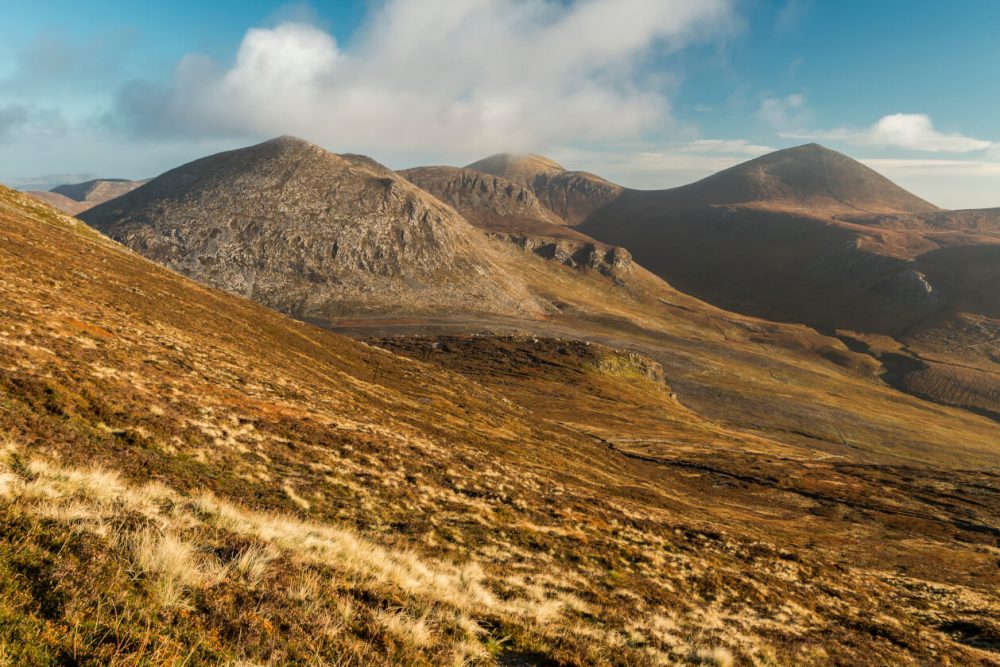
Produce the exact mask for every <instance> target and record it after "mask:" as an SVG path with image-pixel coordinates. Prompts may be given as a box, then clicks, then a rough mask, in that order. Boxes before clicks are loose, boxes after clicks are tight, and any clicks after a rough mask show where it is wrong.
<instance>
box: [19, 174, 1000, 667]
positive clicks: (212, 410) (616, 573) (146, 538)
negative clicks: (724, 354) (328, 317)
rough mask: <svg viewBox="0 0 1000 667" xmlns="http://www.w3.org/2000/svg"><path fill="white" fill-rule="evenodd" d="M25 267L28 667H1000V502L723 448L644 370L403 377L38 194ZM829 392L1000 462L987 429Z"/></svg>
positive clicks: (23, 533)
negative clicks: (61, 210) (120, 240)
mask: <svg viewBox="0 0 1000 667" xmlns="http://www.w3.org/2000/svg"><path fill="white" fill-rule="evenodd" d="M532 264H534V263H532ZM0 265H2V267H3V273H2V277H0V291H2V297H3V298H2V299H0V309H2V319H0V322H2V327H3V329H2V332H0V391H2V393H0V398H2V401H0V428H2V429H3V433H4V438H5V445H4V452H3V455H2V461H3V467H2V469H0V521H2V522H3V526H4V531H2V533H0V587H2V590H3V595H0V618H2V619H3V623H2V624H0V650H2V651H3V655H4V657H5V659H8V660H10V661H13V662H15V663H17V662H20V663H24V664H47V663H60V662H62V663H67V662H69V663H72V662H78V663H85V664H86V663H90V664H133V663H135V662H147V663H171V662H174V663H184V664H220V663H221V664H226V663H242V664H248V663H249V664H329V663H333V664H366V665H370V664H385V663H390V662H395V663H407V664H431V665H439V664H449V663H455V664H461V663H462V662H463V661H464V662H466V663H468V662H472V663H482V664H493V663H500V664H567V665H571V664H622V665H643V664H648V665H654V664H692V663H694V664H699V663H700V664H713V663H714V664H729V663H730V662H732V661H736V662H737V663H738V664H757V665H770V664H831V663H833V664H852V665H865V664H871V665H883V664H906V663H912V664H927V663H947V662H951V663H953V664H991V661H994V662H995V658H996V655H997V654H996V652H995V651H996V642H997V637H998V634H1000V609H998V605H997V598H996V586H997V584H998V583H1000V570H998V568H997V567H996V562H997V559H998V557H1000V550H998V549H997V547H996V539H997V536H998V535H1000V516H998V512H997V503H996V499H997V497H998V495H1000V478H998V475H997V474H996V473H993V472H988V471H986V470H982V469H981V470H971V469H970V470H963V469H949V470H943V469H939V468H936V467H931V466H926V465H883V466H878V467H873V466H869V465H861V464H859V463H857V462H855V461H853V460H852V459H851V458H850V457H849V456H846V455H843V456H830V455H829V454H827V453H823V452H822V451H820V450H818V449H810V448H809V447H806V446H802V445H799V444H796V442H795V441H794V439H792V442H790V443H784V442H782V441H780V440H775V439H773V438H771V437H766V436H762V435H760V434H758V433H755V432H753V430H754V429H743V430H740V429H736V428H733V427H730V426H724V425H721V424H719V423H717V422H714V421H710V420H706V419H705V418H703V417H701V416H699V415H698V414H697V413H695V412H692V411H691V410H689V409H687V408H685V407H683V406H682V405H681V404H680V403H678V402H677V401H676V399H675V398H674V397H673V396H672V394H671V391H670V387H669V386H668V385H666V384H663V377H664V371H663V370H662V368H661V367H660V366H659V365H657V363H656V362H654V361H652V360H650V359H648V358H647V357H645V356H643V355H641V354H637V353H634V352H620V351H616V350H614V349H611V348H607V347H601V346H597V345H593V344H586V343H581V342H574V341H568V340H546V339H538V338H534V337H486V338H483V337H454V338H451V339H443V340H442V339H433V340H432V339H419V338H418V339H402V340H400V339H393V340H390V341H381V344H383V345H385V346H387V347H393V348H394V349H396V350H398V351H400V352H403V353H404V354H406V355H409V357H416V358H423V359H425V360H426V361H416V360H411V359H410V358H407V357H402V356H397V355H395V354H391V353H389V352H385V351H382V350H378V349H376V348H373V347H368V346H366V345H363V344H361V343H357V342H354V341H351V340H349V339H346V338H342V337H339V336H335V335H332V334H330V333H327V332H324V331H322V330H319V329H315V328H312V327H309V326H307V325H304V324H301V323H298V322H294V321H292V320H289V319H286V318H284V317H282V316H280V315H277V314H275V313H272V312H269V311H267V310H265V309H263V308H261V307H259V306H256V305H254V304H252V303H250V302H247V301H243V300H241V299H238V298H235V297H232V296H229V295H226V294H223V293H220V292H216V291H213V290H211V289H207V288H204V287H200V286H198V285H195V284H194V283H192V282H190V281H188V280H186V279H184V278H181V277H180V276H178V275H176V274H173V273H170V272H168V271H166V270H163V269H161V268H158V267H156V266H154V265H152V264H150V263H149V262H147V261H145V260H143V259H140V258H139V257H137V256H136V255H134V254H132V253H130V252H128V251H126V250H124V249H123V248H121V247H120V246H117V245H116V244H114V243H112V242H110V241H108V240H106V239H104V238H102V237H100V236H97V235H96V234H94V233H93V232H92V231H91V230H89V229H87V228H85V227H83V226H82V225H79V224H78V223H75V221H73V220H71V219H68V218H65V217H62V216H59V215H58V214H56V213H55V212H53V211H51V210H50V209H46V208H44V207H42V206H41V205H38V204H34V203H32V202H31V200H29V199H27V198H25V197H23V196H20V195H17V194H16V193H12V192H10V191H6V190H4V191H0ZM538 265H539V266H548V264H545V263H543V262H541V260H539V262H538ZM538 270H539V271H541V270H542V269H540V268H539V269H538ZM565 273H566V275H567V276H575V275H576V274H575V273H574V272H570V271H568V270H567V271H566V272H565ZM592 289H594V290H598V289H599V288H598V287H597V286H594V287H593V288H592ZM623 308H624V306H623ZM675 312H681V311H680V309H676V308H675ZM706 316H707V315H705V314H704V313H703V314H700V315H698V317H706ZM695 322H696V320H695V319H694V317H693V316H692V319H691V320H689V321H687V322H686V323H685V324H684V325H683V326H688V327H694V326H695ZM737 322H738V320H729V321H726V320H722V319H721V318H720V319H719V321H718V324H717V326H719V327H720V329H721V330H722V331H723V332H724V333H727V334H728V333H730V332H732V333H733V334H736V332H737V331H738V330H739V326H737ZM744 324H745V325H746V323H744ZM678 333H679V330H675V331H674V334H675V335H676V334H678ZM755 335H757V336H763V337H765V338H766V337H768V336H769V335H770V334H768V332H767V331H766V330H763V329H761V330H758V331H757V332H756V334H755ZM720 338H722V335H720ZM733 345H735V346H736V347H737V348H739V349H740V350H741V353H740V354H743V355H751V354H752V349H753V347H754V345H760V346H762V348H763V347H767V344H765V343H756V344H752V343H751V342H749V341H739V340H736V341H733ZM769 349H771V352H772V354H774V349H775V348H774V347H770V348H769ZM681 354H683V355H692V354H693V352H692V351H691V350H686V351H682V352H681ZM706 354H707V355H708V357H709V362H707V363H709V364H711V365H714V364H716V363H718V362H717V361H713V359H716V358H715V357H714V356H713V355H715V354H717V352H713V351H712V348H711V346H708V347H707V349H706ZM788 356H789V360H788V361H787V362H780V361H779V362H778V363H777V364H776V365H774V366H771V367H769V368H764V369H763V370H762V371H761V373H762V374H761V375H760V376H759V378H758V377H757V376H749V377H748V378H740V379H737V380H734V378H733V376H737V375H739V374H740V373H739V372H735V371H734V370H733V369H734V368H740V369H741V371H742V369H743V366H742V364H747V368H749V367H751V366H753V365H754V364H753V363H750V362H749V361H740V359H739V355H735V356H734V357H733V358H732V359H731V363H732V364H733V365H732V366H731V367H729V368H728V369H722V368H717V373H718V374H725V375H728V376H730V377H729V379H728V380H727V382H733V381H739V382H754V383H757V382H759V384H760V387H761V391H766V387H767V384H766V380H765V379H764V378H765V377H766V376H767V375H768V374H771V375H777V376H778V377H779V378H780V377H781V375H782V374H784V373H785V372H795V371H794V370H793V369H794V368H795V367H796V366H799V365H807V364H808V363H809V362H807V361H806V360H807V359H808V358H810V357H809V356H808V355H806V354H805V353H804V352H802V351H801V350H800V351H799V352H796V351H795V350H790V351H789V355H788ZM689 358H694V357H693V356H691V357H689ZM845 358H849V355H845ZM810 368H811V370H810V371H809V372H810V373H811V374H812V375H809V377H813V378H814V379H815V380H816V382H817V383H821V384H822V383H823V382H824V381H823V380H821V377H822V375H823V373H829V376H830V379H829V380H828V381H827V382H829V383H831V384H834V385H839V386H840V387H841V389H840V391H841V392H842V393H843V394H844V396H843V399H844V406H846V405H849V403H850V402H855V403H856V402H858V401H861V400H872V401H876V402H879V403H881V404H880V405H878V406H874V409H875V412H879V413H882V412H886V413H892V412H897V413H898V415H897V418H899V419H900V420H903V421H906V420H919V419H923V420H924V421H923V422H921V423H918V424H916V425H915V426H914V431H913V432H914V433H915V434H916V433H917V432H918V431H923V432H927V431H928V429H930V430H931V431H932V432H933V429H934V428H935V425H937V426H939V427H940V428H941V429H942V434H943V435H940V436H935V437H941V438H942V439H941V440H939V441H938V444H939V446H940V447H944V446H946V444H950V443H947V442H946V440H945V439H943V438H945V437H947V438H956V437H957V438H967V439H968V440H969V442H968V443H967V445H965V446H967V447H968V450H967V455H968V457H975V456H979V457H984V456H988V455H989V451H990V448H989V447H988V446H984V445H983V441H984V440H985V439H987V438H988V435H987V434H988V433H990V429H991V428H993V427H992V425H991V424H990V422H988V421H985V420H981V421H977V419H976V418H972V417H968V416H965V415H963V414H962V413H960V412H955V413H952V412H949V411H947V410H945V409H939V408H935V407H934V406H926V405H924V406H921V405H919V404H918V402H916V401H914V400H913V399H909V398H907V397H903V396H896V395H894V394H893V393H892V392H891V390H889V389H886V388H879V385H878V384H877V383H876V382H874V381H872V380H870V379H869V380H864V379H862V378H860V377H858V376H856V375H854V374H852V373H850V372H846V371H845V372H840V371H838V370H836V367H834V366H832V365H830V367H829V368H825V367H810ZM698 372H699V373H701V374H707V375H711V374H712V373H711V372H709V371H708V369H707V368H706V367H702V369H701V370H699V371H698ZM800 372H801V371H800ZM803 377H804V376H803ZM672 379H673V378H672V377H671V373H670V372H666V382H667V383H670V382H671V381H672ZM688 382H691V380H690V379H689V380H688ZM703 386H709V385H703ZM824 386H825V385H824ZM865 388H867V389H865ZM795 391H798V390H797V389H796V388H794V387H788V388H787V389H786V392H791V393H794V392H795ZM823 391H825V389H820V388H817V389H816V392H817V395H818V394H821V393H822V392H823ZM774 398H778V397H774ZM843 409H846V408H843ZM856 409H858V410H859V412H857V413H856V414H857V416H858V417H859V418H862V417H866V416H867V415H868V412H866V411H864V410H863V409H861V408H856ZM868 409H873V406H869V408H868ZM911 410H912V411H911ZM845 426H846V427H847V428H848V431H847V432H846V433H844V432H842V436H843V437H845V438H852V439H853V438H854V437H856V433H855V431H854V430H853V429H854V426H853V425H847V424H845ZM901 432H903V431H901ZM849 444H853V443H845V448H844V451H845V452H847V451H850V450H851V446H848V445H849ZM958 446H959V447H960V446H962V445H958ZM977 447H978V448H979V449H977ZM976 452H978V454H977V453H976ZM994 460H995V454H994Z"/></svg>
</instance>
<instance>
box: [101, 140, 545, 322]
mask: <svg viewBox="0 0 1000 667" xmlns="http://www.w3.org/2000/svg"><path fill="white" fill-rule="evenodd" d="M82 218H83V219H84V220H85V222H87V223H89V224H91V225H92V226H94V227H96V228H97V229H98V230H100V231H102V232H104V233H106V234H108V235H109V236H111V237H112V238H114V239H116V240H118V241H120V242H122V243H124V244H125V245H127V246H129V247H130V248H132V249H133V250H136V251H138V252H139V253H141V254H143V255H145V256H147V257H149V258H150V259H152V260H154V261H157V262H159V263H161V264H164V265H166V266H169V267H170V268H173V269H175V270H177V271H179V272H181V273H183V274H185V275H188V276H190V277H192V278H195V279H197V280H200V281H202V282H205V283H208V284H210V285H213V286H216V287H220V288H222V289H225V290H228V291H231V292H235V293H237V294H240V295H243V296H246V297H248V298H251V299H253V300H255V301H258V302H260V303H263V304H265V305H268V306H270V307H273V308H275V309H278V310H282V311H284V312H287V313H290V314H293V315H295V316H299V317H314V318H329V317H336V316H347V315H351V314H353V313H379V314H393V315H399V314H405V313H420V312H427V311H430V310H440V309H453V310H463V311H479V312H484V311H485V312H495V313H515V312H516V313H524V312H533V311H535V310H537V309H538V308H539V306H538V305H537V304H536V303H535V301H534V300H533V299H532V298H531V296H530V294H529V293H528V291H527V288H526V287H525V285H524V284H523V283H522V282H521V281H520V280H518V279H517V278H516V277H514V276H512V275H510V274H508V273H506V272H504V271H503V270H502V269H501V268H499V265H500V262H499V261H497V260H498V256H497V252H498V251H497V247H496V246H495V244H494V242H493V241H491V240H490V239H487V238H486V237H485V235H483V234H482V233H481V232H479V231H478V230H476V229H475V228H473V227H472V226H471V225H469V223H467V222H466V221H465V220H463V219H462V218H461V216H459V215H458V214H457V213H456V212H455V211H454V210H453V209H451V208H450V207H448V206H446V205H443V204H441V203H440V202H438V201H437V200H436V199H434V198H433V197H431V196H429V195H427V194H426V193H424V192H422V191H421V190H419V189H418V188H416V187H415V186H413V185H411V184H410V183H408V182H407V181H406V180H404V179H403V178H400V177H398V176H397V175H395V174H394V173H393V172H392V171H390V170H388V169H386V168H385V167H382V166H381V165H379V164H378V163H376V162H375V161H374V160H371V159H370V158H365V157H363V156H350V155H349V156H338V155H335V154H333V153H330V152H328V151H326V150H324V149H322V148H320V147H318V146H315V145H312V144H310V143H308V142H305V141H302V140H300V139H295V138H291V137H282V138H280V139H275V140H272V141H268V142H265V143H263V144H260V145H257V146H252V147H250V148H245V149H241V150H236V151H230V152H227V153H220V154H218V155H214V156H211V157H207V158H204V159H202V160H197V161H195V162H192V163H189V164H186V165H184V166H181V167H179V168H177V169H174V170H172V171H169V172H167V173H165V174H163V175H162V176H160V177H158V178H156V179H154V180H153V181H151V182H150V183H148V184H147V185H145V186H143V187H141V188H139V189H138V190H135V191H133V192H131V193H129V194H127V195H125V196H123V197H120V198H118V199H116V200H113V201H111V202H109V203H107V204H104V205H102V206H99V207H96V208H94V209H91V210H90V211H88V212H87V213H85V214H84V215H83V216H82Z"/></svg>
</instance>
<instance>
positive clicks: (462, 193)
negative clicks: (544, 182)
mask: <svg viewBox="0 0 1000 667" xmlns="http://www.w3.org/2000/svg"><path fill="white" fill-rule="evenodd" d="M399 173H400V175H402V176H403V177H404V178H406V179H407V180H409V181H410V182H411V183H413V184H414V185H416V186H417V187H419V188H421V189H423V190H426V191H427V192H430V193H431V194H433V195H434V196H435V197H437V198H438V199H440V200H441V201H443V202H446V203H448V204H451V205H452V206H454V207H455V208H456V209H458V210H460V211H463V210H471V211H482V212H490V213H493V214H495V215H498V216H501V217H510V216H524V217H533V218H539V219H545V218H546V214H545V211H544V210H543V209H542V205H541V204H540V203H539V201H538V198H537V197H536V196H535V193H534V192H532V191H531V188H528V187H527V186H524V185H521V184H520V183H515V182H513V181H510V180H507V179H506V178H502V177H500V176H495V175H493V174H486V173H483V172H479V171H474V170H472V169H460V168H457V167H417V168H415V169H406V170H404V171H401V172H399Z"/></svg>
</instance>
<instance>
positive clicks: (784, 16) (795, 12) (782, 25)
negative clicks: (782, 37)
mask: <svg viewBox="0 0 1000 667" xmlns="http://www.w3.org/2000/svg"><path fill="white" fill-rule="evenodd" d="M805 14H806V0H787V1H786V2H785V5H784V6H783V7H782V8H781V11H779V12H778V16H777V18H776V19H775V21H774V24H775V27H776V28H777V29H778V30H784V31H791V30H795V29H796V28H798V26H799V23H800V22H801V21H802V19H803V17H804V16H805Z"/></svg>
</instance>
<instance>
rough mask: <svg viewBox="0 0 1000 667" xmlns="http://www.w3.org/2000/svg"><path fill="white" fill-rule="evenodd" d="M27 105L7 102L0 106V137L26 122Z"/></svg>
mask: <svg viewBox="0 0 1000 667" xmlns="http://www.w3.org/2000/svg"><path fill="white" fill-rule="evenodd" d="M27 122H28V107H26V106H24V105H21V104H9V105H7V106H3V107H0V139H3V138H4V137H6V136H8V135H9V134H10V133H11V132H12V131H13V130H14V129H15V128H17V127H20V126H22V125H25V124H27Z"/></svg>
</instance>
